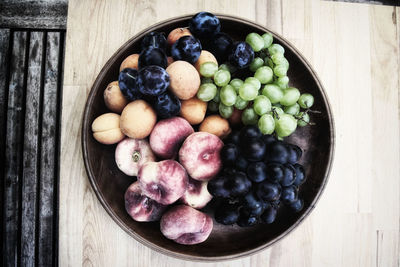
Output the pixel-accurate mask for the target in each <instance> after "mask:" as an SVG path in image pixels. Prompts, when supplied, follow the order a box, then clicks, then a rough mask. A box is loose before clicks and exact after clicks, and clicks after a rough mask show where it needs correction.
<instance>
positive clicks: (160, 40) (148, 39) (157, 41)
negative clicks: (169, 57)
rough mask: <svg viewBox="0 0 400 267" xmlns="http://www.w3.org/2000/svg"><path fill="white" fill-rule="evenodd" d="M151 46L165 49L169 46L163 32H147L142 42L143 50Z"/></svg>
mask: <svg viewBox="0 0 400 267" xmlns="http://www.w3.org/2000/svg"><path fill="white" fill-rule="evenodd" d="M150 47H154V48H160V49H162V50H164V51H165V48H166V47H167V39H165V35H164V34H163V33H161V32H149V33H148V34H146V35H145V36H144V37H143V39H142V43H141V48H142V51H143V50H146V49H149V48H150Z"/></svg>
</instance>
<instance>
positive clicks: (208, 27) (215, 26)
mask: <svg viewBox="0 0 400 267" xmlns="http://www.w3.org/2000/svg"><path fill="white" fill-rule="evenodd" d="M189 29H190V32H191V33H192V34H194V35H195V36H198V37H205V38H210V37H212V36H214V35H215V34H217V33H219V31H220V30H221V23H220V22H219V19H218V18H217V17H216V16H215V15H214V14H211V13H209V12H199V13H197V14H196V15H194V16H193V17H192V18H191V19H190V21H189Z"/></svg>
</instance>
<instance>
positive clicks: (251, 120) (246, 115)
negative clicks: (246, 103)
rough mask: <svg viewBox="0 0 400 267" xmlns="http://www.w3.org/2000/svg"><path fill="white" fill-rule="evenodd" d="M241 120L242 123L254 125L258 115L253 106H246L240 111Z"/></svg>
mask: <svg viewBox="0 0 400 267" xmlns="http://www.w3.org/2000/svg"><path fill="white" fill-rule="evenodd" d="M242 122H243V124H244V125H255V124H257V122H258V115H257V114H256V112H255V111H254V109H253V108H246V109H245V110H244V111H243V113H242Z"/></svg>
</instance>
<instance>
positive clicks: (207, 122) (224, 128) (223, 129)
mask: <svg viewBox="0 0 400 267" xmlns="http://www.w3.org/2000/svg"><path fill="white" fill-rule="evenodd" d="M199 131H200V132H208V133H211V134H214V135H216V136H218V137H219V138H225V137H226V136H228V135H229V134H230V132H231V131H232V130H231V128H230V127H229V122H228V120H226V119H224V118H222V117H221V116H220V115H210V116H208V117H206V118H205V119H204V121H203V122H202V123H201V124H200V127H199Z"/></svg>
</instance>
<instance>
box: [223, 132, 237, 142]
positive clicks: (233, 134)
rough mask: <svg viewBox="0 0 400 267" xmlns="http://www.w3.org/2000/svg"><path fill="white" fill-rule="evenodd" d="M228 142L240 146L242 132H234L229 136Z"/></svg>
mask: <svg viewBox="0 0 400 267" xmlns="http://www.w3.org/2000/svg"><path fill="white" fill-rule="evenodd" d="M224 141H225V140H224ZM226 142H227V143H233V144H235V145H239V144H240V132H239V131H232V132H231V133H230V134H229V135H228V137H227V138H226Z"/></svg>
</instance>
